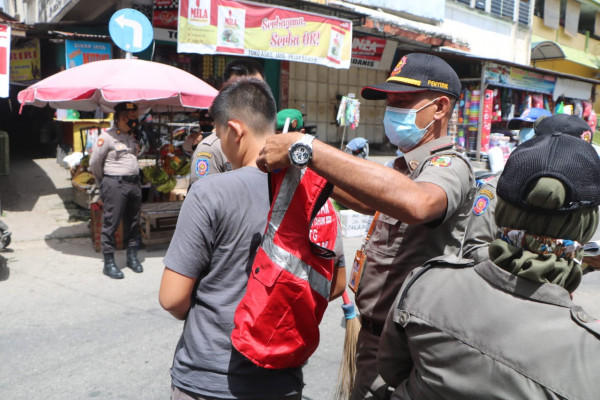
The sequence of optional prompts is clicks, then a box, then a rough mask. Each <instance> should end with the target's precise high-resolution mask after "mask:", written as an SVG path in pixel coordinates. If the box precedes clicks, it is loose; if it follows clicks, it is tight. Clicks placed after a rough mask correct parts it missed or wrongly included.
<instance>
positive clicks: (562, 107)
mask: <svg viewBox="0 0 600 400" xmlns="http://www.w3.org/2000/svg"><path fill="white" fill-rule="evenodd" d="M564 113H565V104H564V103H563V101H562V100H561V101H559V102H557V103H556V107H554V114H564Z"/></svg>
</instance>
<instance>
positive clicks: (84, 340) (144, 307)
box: [0, 160, 600, 400]
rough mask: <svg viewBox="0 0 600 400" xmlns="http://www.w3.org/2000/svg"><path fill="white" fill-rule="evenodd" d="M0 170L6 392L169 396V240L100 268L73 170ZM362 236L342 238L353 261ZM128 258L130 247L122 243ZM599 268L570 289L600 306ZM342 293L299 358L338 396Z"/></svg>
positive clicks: (310, 389) (172, 338)
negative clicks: (120, 273)
mask: <svg viewBox="0 0 600 400" xmlns="http://www.w3.org/2000/svg"><path fill="white" fill-rule="evenodd" d="M11 171H13V173H11V175H10V176H9V177H0V194H1V196H2V200H3V207H4V211H5V215H4V216H3V220H4V221H5V222H7V223H8V225H9V226H10V228H11V230H13V232H14V234H13V240H14V241H13V244H12V245H11V246H10V248H9V251H5V252H1V253H0V355H1V362H0V399H11V400H20V399H40V398H44V399H60V400H63V399H85V398H97V399H132V400H137V399H157V400H158V399H167V398H168V396H169V385H170V377H169V372H168V370H169V367H170V365H171V361H172V357H173V351H174V348H175V344H176V342H177V340H178V338H179V335H180V333H181V329H182V323H181V322H179V321H176V320H175V319H173V318H172V317H171V316H170V315H169V314H168V313H166V312H165V311H163V310H162V309H161V308H160V306H159V304H158V300H157V292H158V286H159V282H160V277H161V273H162V270H163V265H162V258H163V256H164V253H165V251H166V248H165V247H164V246H163V247H155V248H154V249H152V250H151V251H148V250H143V251H141V253H140V255H141V258H142V261H143V264H144V267H145V272H144V273H143V274H139V275H138V274H134V273H132V272H131V271H130V270H128V269H126V270H124V272H125V279H123V280H111V279H108V278H106V277H105V276H103V275H102V274H101V269H102V260H101V256H100V254H98V253H95V252H94V251H93V249H92V245H91V239H90V238H89V237H88V236H87V235H88V234H89V229H88V227H87V222H82V221H80V220H79V219H80V217H81V215H82V213H81V211H80V210H78V209H77V208H76V207H75V206H74V205H73V204H72V203H70V183H69V179H68V178H69V174H68V172H67V171H65V170H64V169H60V168H58V166H57V164H56V163H55V162H54V160H34V161H32V160H23V161H15V162H14V163H13V165H11ZM359 245H360V239H359V238H350V239H346V240H345V241H344V247H345V252H346V259H347V260H348V262H350V261H351V260H352V258H353V253H354V251H355V250H356V249H357V248H358V247H359ZM117 262H118V263H120V264H124V263H125V254H124V252H122V251H121V252H120V253H118V254H117ZM599 293H600V273H598V272H592V273H589V274H587V275H585V276H584V283H583V284H582V285H581V287H580V289H579V290H578V291H577V292H576V295H575V299H576V301H577V302H578V303H580V304H582V305H583V306H584V307H585V308H586V309H588V311H589V312H591V313H592V315H595V316H600V301H598V300H599V299H600V296H599ZM340 305H341V300H339V299H338V300H336V301H334V302H332V303H331V305H330V307H329V308H328V310H327V312H326V314H325V317H324V319H323V322H322V324H321V344H320V347H319V348H318V350H317V351H316V353H315V354H314V355H313V356H312V357H311V359H310V360H309V362H308V364H307V365H306V367H305V368H304V373H305V382H306V387H305V390H304V398H305V399H307V400H308V399H312V400H327V399H331V398H332V393H333V389H334V386H335V381H336V378H337V370H338V366H339V360H340V357H341V354H342V351H343V349H342V346H343V339H344V332H345V331H344V328H343V325H342V318H343V316H342V311H341V308H340Z"/></svg>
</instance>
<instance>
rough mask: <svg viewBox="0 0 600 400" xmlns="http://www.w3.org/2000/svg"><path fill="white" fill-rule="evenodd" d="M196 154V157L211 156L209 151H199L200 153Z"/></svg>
mask: <svg viewBox="0 0 600 400" xmlns="http://www.w3.org/2000/svg"><path fill="white" fill-rule="evenodd" d="M196 156H198V157H205V158H212V156H213V155H212V154H211V153H207V152H205V151H201V152H200V153H198V154H196Z"/></svg>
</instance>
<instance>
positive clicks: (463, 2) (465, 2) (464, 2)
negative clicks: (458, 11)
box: [456, 0, 471, 6]
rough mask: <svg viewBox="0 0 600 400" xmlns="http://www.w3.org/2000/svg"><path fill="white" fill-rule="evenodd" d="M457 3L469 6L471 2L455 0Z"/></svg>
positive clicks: (469, 0) (468, 0)
mask: <svg viewBox="0 0 600 400" xmlns="http://www.w3.org/2000/svg"><path fill="white" fill-rule="evenodd" d="M456 2H457V3H462V4H466V5H468V6H470V5H471V0H456Z"/></svg>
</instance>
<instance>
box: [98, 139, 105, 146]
mask: <svg viewBox="0 0 600 400" xmlns="http://www.w3.org/2000/svg"><path fill="white" fill-rule="evenodd" d="M103 144H104V139H98V147H102V145H103Z"/></svg>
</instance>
